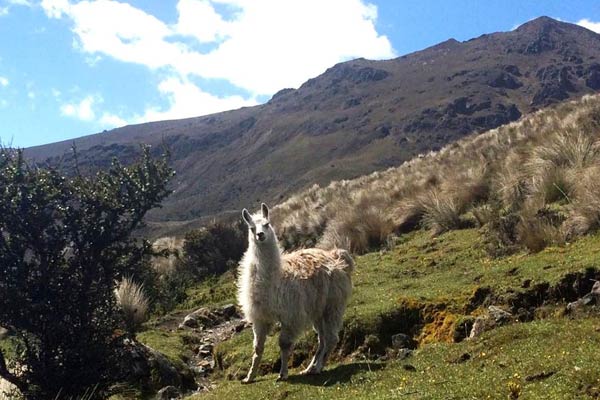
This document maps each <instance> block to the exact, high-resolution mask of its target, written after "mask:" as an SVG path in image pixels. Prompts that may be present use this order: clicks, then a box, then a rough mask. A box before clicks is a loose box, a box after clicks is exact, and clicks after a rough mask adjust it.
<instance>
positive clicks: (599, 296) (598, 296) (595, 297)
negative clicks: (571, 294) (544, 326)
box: [567, 281, 600, 311]
mask: <svg viewBox="0 0 600 400" xmlns="http://www.w3.org/2000/svg"><path fill="white" fill-rule="evenodd" d="M597 304H600V281H597V282H596V283H594V286H592V290H591V291H590V292H589V293H588V294H586V295H585V296H583V297H582V298H580V299H579V300H576V301H574V302H571V303H569V304H567V311H574V310H576V309H578V308H581V307H584V306H588V305H590V306H591V305H597Z"/></svg>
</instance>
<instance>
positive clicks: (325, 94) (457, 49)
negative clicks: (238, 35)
mask: <svg viewBox="0 0 600 400" xmlns="http://www.w3.org/2000/svg"><path fill="white" fill-rule="evenodd" d="M598 89H600V35H598V34H596V33H594V32H592V31H589V30H587V29H585V28H582V27H580V26H577V25H573V24H568V23H564V22H559V21H556V20H553V19H551V18H548V17H540V18H537V19H535V20H532V21H530V22H527V23H526V24H524V25H522V26H520V27H518V28H517V29H515V30H513V31H510V32H500V33H493V34H486V35H482V36H480V37H478V38H474V39H471V40H468V41H465V42H458V41H456V40H454V39H450V40H447V41H445V42H443V43H440V44H437V45H435V46H432V47H430V48H427V49H425V50H422V51H418V52H415V53H412V54H408V55H405V56H402V57H399V58H396V59H393V60H386V61H369V60H365V59H357V60H353V61H348V62H344V63H340V64H337V65H335V66H333V67H331V68H330V69H328V70H327V71H326V72H325V73H323V74H322V75H320V76H318V77H316V78H314V79H311V80H309V81H307V82H306V83H304V84H303V85H302V86H301V87H300V88H298V89H284V90H281V91H280V92H278V93H277V94H275V95H274V96H273V97H272V99H271V100H270V101H269V102H267V103H266V104H263V105H259V106H255V107H248V108H242V109H239V110H235V111H228V112H223V113H219V114H213V115H208V116H203V117H198V118H189V119H184V120H174V121H161V122H155V123H147V124H141V125H131V126H126V127H123V128H119V129H114V130H111V131H109V132H103V133H99V134H96V135H91V136H86V137H82V138H80V139H77V140H75V141H74V142H75V144H76V146H77V149H78V159H79V162H80V163H81V164H82V165H83V166H84V167H90V168H101V167H103V166H105V165H108V163H109V162H110V159H111V158H112V157H113V156H116V157H118V158H120V159H122V160H128V159H131V157H132V155H134V154H136V153H138V152H139V143H149V144H153V145H155V146H158V147H160V145H161V144H165V145H167V146H168V147H169V148H170V151H171V154H172V160H173V164H174V167H175V169H176V170H177V173H178V174H177V177H176V178H175V180H174V189H175V192H174V194H173V195H171V197H169V198H168V199H167V200H166V201H165V202H164V207H163V208H162V209H161V210H157V211H155V212H153V213H151V214H150V216H149V220H150V221H151V222H154V223H158V224H162V225H165V226H167V227H169V229H174V230H177V229H179V228H181V224H182V222H181V221H193V220H195V219H198V218H202V217H204V218H205V217H210V216H216V215H226V214H227V213H233V212H236V213H237V211H235V210H239V209H240V208H241V207H252V206H253V204H255V203H256V202H258V201H259V200H263V201H267V202H271V203H274V202H279V201H280V200H281V199H283V198H285V197H287V196H289V195H290V194H291V193H293V192H296V191H298V190H300V189H302V188H305V187H307V186H309V185H312V184H314V183H318V184H326V183H328V182H330V181H332V180H339V179H347V178H353V177H357V176H359V175H363V174H366V173H369V172H372V171H374V170H379V169H383V168H387V167H390V166H395V165H398V164H400V163H402V162H403V161H405V160H408V159H410V158H412V157H414V156H415V155H417V154H420V153H423V152H427V151H429V150H437V149H439V148H441V147H442V146H443V145H444V144H446V143H449V142H452V141H455V140H457V139H459V138H461V137H464V136H465V135H468V134H470V133H473V132H483V131H486V130H488V129H490V128H494V127H497V126H499V125H502V124H505V123H507V122H510V121H514V120H516V119H518V118H519V117H520V116H521V115H523V114H525V113H529V112H531V111H534V110H536V109H539V108H543V107H546V106H548V105H551V104H553V103H557V102H560V101H563V100H566V99H569V98H574V97H579V96H581V95H583V94H586V93H592V92H595V91H597V90H598ZM71 145H72V141H65V142H59V143H53V144H49V145H44V146H38V147H32V148H28V149H26V150H25V154H26V156H28V157H30V158H32V159H34V160H36V161H39V162H49V163H57V162H59V161H61V160H63V161H62V162H63V164H65V165H68V159H69V157H72V156H70V155H69V149H70V147H71ZM65 154H66V156H65ZM192 224H193V222H192Z"/></svg>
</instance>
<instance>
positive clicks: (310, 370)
mask: <svg viewBox="0 0 600 400" xmlns="http://www.w3.org/2000/svg"><path fill="white" fill-rule="evenodd" d="M320 373H321V371H319V370H318V369H316V368H314V367H308V368H306V369H305V370H304V371H302V372H300V375H319V374H320Z"/></svg>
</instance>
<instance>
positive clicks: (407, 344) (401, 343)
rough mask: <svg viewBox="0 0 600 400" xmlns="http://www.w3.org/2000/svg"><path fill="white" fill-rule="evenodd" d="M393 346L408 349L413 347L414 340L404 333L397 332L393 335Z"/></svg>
mask: <svg viewBox="0 0 600 400" xmlns="http://www.w3.org/2000/svg"><path fill="white" fill-rule="evenodd" d="M392 347H393V348H394V349H408V348H411V347H413V340H412V338H411V337H410V336H408V335H406V334H404V333H397V334H395V335H393V336H392Z"/></svg>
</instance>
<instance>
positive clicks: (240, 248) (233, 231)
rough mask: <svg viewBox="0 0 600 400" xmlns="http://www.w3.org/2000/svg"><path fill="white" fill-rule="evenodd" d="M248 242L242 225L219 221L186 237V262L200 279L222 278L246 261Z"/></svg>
mask: <svg viewBox="0 0 600 400" xmlns="http://www.w3.org/2000/svg"><path fill="white" fill-rule="evenodd" d="M247 241H248V238H247V229H246V228H245V227H242V226H241V225H240V224H238V225H237V226H236V225H234V226H232V225H227V224H224V223H220V222H215V223H213V224H211V225H209V226H207V227H206V228H202V229H198V230H194V231H190V232H188V233H187V234H186V235H185V242H184V244H183V254H184V256H183V263H184V265H185V267H186V268H187V269H188V270H190V271H192V272H193V273H194V274H195V275H196V276H197V277H198V278H200V279H202V278H205V277H208V276H214V275H220V274H222V273H224V272H225V271H227V270H228V269H230V268H232V267H233V266H235V265H236V264H237V262H238V261H239V260H240V259H241V258H242V255H244V251H245V250H246V246H247Z"/></svg>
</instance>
